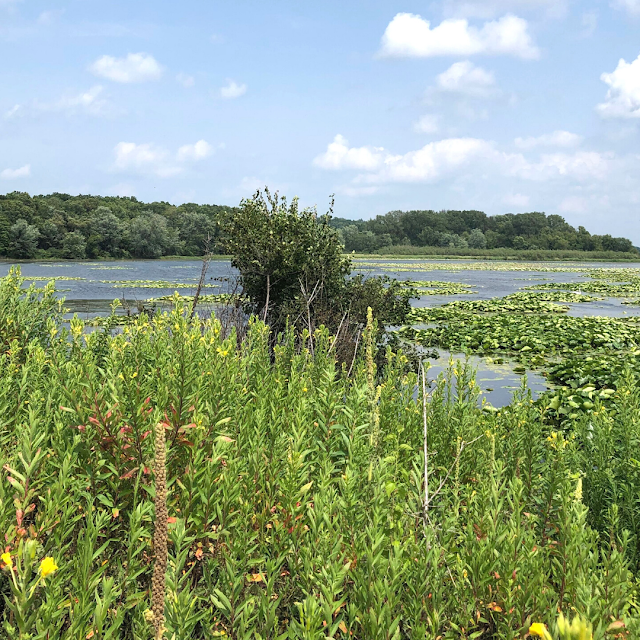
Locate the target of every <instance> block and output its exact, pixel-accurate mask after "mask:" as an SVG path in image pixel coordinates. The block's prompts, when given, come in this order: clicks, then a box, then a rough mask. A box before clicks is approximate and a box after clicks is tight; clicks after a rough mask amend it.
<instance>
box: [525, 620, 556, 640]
mask: <svg viewBox="0 0 640 640" xmlns="http://www.w3.org/2000/svg"><path fill="white" fill-rule="evenodd" d="M529 635H530V636H537V637H538V638H544V640H552V638H551V634H550V633H549V632H548V631H547V625H544V624H542V622H534V623H533V624H532V625H531V626H530V627H529Z"/></svg>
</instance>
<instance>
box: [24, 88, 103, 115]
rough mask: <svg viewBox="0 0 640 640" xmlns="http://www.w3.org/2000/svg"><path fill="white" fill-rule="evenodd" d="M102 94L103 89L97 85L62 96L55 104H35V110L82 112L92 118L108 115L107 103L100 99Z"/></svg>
mask: <svg viewBox="0 0 640 640" xmlns="http://www.w3.org/2000/svg"><path fill="white" fill-rule="evenodd" d="M102 93H103V87H102V86H101V85H99V84H98V85H95V86H93V87H91V88H90V89H89V90H88V91H83V92H82V93H78V94H73V95H67V96H63V97H62V98H60V99H59V100H58V101H56V102H51V103H36V108H38V109H40V110H42V111H66V112H67V113H71V114H73V113H77V112H78V111H84V112H86V113H89V114H90V115H94V116H102V115H108V113H109V112H110V109H109V107H108V104H107V101H106V100H105V99H104V98H102V97H101V96H102Z"/></svg>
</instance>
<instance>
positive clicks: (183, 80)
mask: <svg viewBox="0 0 640 640" xmlns="http://www.w3.org/2000/svg"><path fill="white" fill-rule="evenodd" d="M176 80H177V81H178V82H179V83H180V84H181V85H182V86H183V87H185V89H188V88H189V87H193V85H194V84H195V83H196V79H195V78H194V77H193V76H189V75H187V74H186V73H182V72H180V73H179V74H178V75H177V76H176Z"/></svg>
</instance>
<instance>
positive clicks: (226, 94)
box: [220, 80, 247, 98]
mask: <svg viewBox="0 0 640 640" xmlns="http://www.w3.org/2000/svg"><path fill="white" fill-rule="evenodd" d="M246 92H247V85H246V84H238V83H237V82H236V81H235V80H227V84H226V85H225V86H224V87H221V89H220V96H221V97H223V98H239V97H240V96H243V95H244V94H245V93H246Z"/></svg>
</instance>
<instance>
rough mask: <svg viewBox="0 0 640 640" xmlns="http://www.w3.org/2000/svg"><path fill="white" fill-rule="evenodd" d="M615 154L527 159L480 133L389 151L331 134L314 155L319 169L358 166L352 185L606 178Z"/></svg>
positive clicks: (353, 167)
mask: <svg viewBox="0 0 640 640" xmlns="http://www.w3.org/2000/svg"><path fill="white" fill-rule="evenodd" d="M614 159H615V158H614V155H613V154H611V153H598V152H595V151H577V152H574V153H550V154H543V155H542V156H540V158H538V159H537V160H530V159H528V158H526V157H525V156H524V155H523V154H522V153H508V152H505V151H501V150H500V149H498V148H496V145H495V144H494V143H493V142H491V141H489V140H483V139H480V138H445V139H443V140H439V141H435V142H430V143H429V144H426V145H425V146H423V147H422V148H421V149H417V150H415V151H409V152H407V153H404V154H392V153H390V152H388V151H385V150H384V149H383V148H379V147H355V148H354V147H349V146H348V143H347V141H346V139H345V138H344V137H342V136H336V138H335V139H334V141H333V142H332V143H331V144H329V146H328V147H327V151H326V152H325V153H324V154H322V155H320V156H318V157H317V158H315V160H314V164H315V165H316V166H319V167H321V168H323V169H332V170H345V169H359V170H360V171H361V172H362V173H360V174H359V175H358V176H357V177H356V178H355V179H354V181H353V184H355V185H361V184H378V183H403V182H424V183H431V182H437V181H439V180H441V179H443V178H446V177H452V178H457V177H462V176H464V175H465V174H468V175H473V174H476V175H478V174H484V173H485V172H491V173H493V174H495V175H500V176H502V177H511V178H520V179H523V180H527V181H538V182H542V181H552V180H557V179H570V180H574V181H577V182H588V181H599V180H605V179H606V178H607V177H608V176H609V175H610V174H611V173H612V171H613V162H614Z"/></svg>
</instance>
